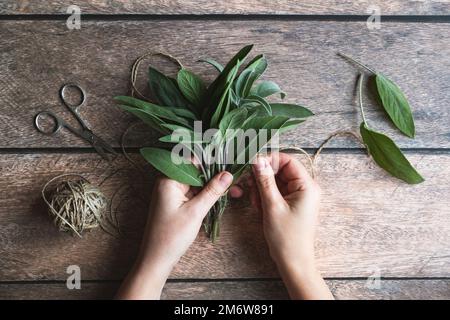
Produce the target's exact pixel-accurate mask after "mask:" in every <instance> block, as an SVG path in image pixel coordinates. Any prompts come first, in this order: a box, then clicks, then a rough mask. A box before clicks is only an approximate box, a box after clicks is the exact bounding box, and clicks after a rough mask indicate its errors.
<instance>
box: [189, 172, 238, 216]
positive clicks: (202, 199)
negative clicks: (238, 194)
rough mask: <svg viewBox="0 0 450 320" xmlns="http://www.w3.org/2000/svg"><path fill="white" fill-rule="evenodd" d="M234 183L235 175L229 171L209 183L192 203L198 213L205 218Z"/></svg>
mask: <svg viewBox="0 0 450 320" xmlns="http://www.w3.org/2000/svg"><path fill="white" fill-rule="evenodd" d="M232 182H233V175H232V174H231V173H229V172H227V171H223V172H221V173H219V174H217V175H216V176H215V177H214V178H212V179H211V181H209V183H208V184H207V185H206V186H205V187H204V188H203V189H202V190H201V191H200V192H199V193H198V194H197V195H196V196H195V197H194V198H193V199H192V200H191V201H190V202H191V205H192V206H193V207H195V210H196V211H197V212H198V213H201V214H202V217H204V216H205V215H206V214H207V213H208V211H209V209H211V207H212V206H213V205H214V204H215V203H216V201H217V200H219V198H220V197H221V196H222V195H223V194H224V193H225V192H226V191H227V189H228V188H229V187H230V186H231V183H232Z"/></svg>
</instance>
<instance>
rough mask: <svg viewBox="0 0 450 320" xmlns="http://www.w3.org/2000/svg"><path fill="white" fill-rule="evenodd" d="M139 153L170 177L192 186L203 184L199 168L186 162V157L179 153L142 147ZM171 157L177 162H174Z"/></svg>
mask: <svg viewBox="0 0 450 320" xmlns="http://www.w3.org/2000/svg"><path fill="white" fill-rule="evenodd" d="M141 154H142V156H143V157H144V158H145V160H147V161H148V162H149V163H150V164H151V165H152V166H153V167H155V169H157V170H158V171H160V172H161V173H163V174H164V175H166V176H167V177H169V178H170V179H173V180H176V181H178V182H180V183H184V184H187V185H190V186H194V187H201V186H203V179H202V177H201V173H200V170H199V169H197V167H196V166H194V165H193V164H192V163H186V159H183V158H182V157H180V156H179V155H175V154H172V152H170V151H168V150H165V149H159V148H142V149H141ZM172 157H173V158H172ZM172 159H176V160H177V161H178V162H179V163H177V164H175V163H174V162H173V161H172Z"/></svg>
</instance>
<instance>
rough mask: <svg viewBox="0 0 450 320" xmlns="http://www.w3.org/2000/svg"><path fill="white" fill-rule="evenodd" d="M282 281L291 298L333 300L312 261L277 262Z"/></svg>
mask: <svg viewBox="0 0 450 320" xmlns="http://www.w3.org/2000/svg"><path fill="white" fill-rule="evenodd" d="M278 269H279V271H280V274H281V277H282V279H283V282H284V283H285V285H286V288H287V290H288V292H289V296H290V297H291V299H294V300H297V299H303V300H333V299H334V297H333V295H332V294H331V292H330V289H329V288H328V286H327V285H326V283H325V281H324V280H323V278H322V276H321V275H320V272H319V271H318V270H317V268H316V267H315V264H314V262H308V263H302V264H299V263H290V262H286V263H279V264H278Z"/></svg>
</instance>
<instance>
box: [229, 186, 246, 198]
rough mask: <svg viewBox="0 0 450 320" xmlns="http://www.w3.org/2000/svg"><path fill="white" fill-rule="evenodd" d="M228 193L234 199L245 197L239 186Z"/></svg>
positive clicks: (232, 187) (233, 187)
mask: <svg viewBox="0 0 450 320" xmlns="http://www.w3.org/2000/svg"><path fill="white" fill-rule="evenodd" d="M228 193H229V195H230V197H232V198H240V197H242V196H243V195H244V191H243V190H242V189H241V188H240V187H239V186H231V188H230V190H229V191H228Z"/></svg>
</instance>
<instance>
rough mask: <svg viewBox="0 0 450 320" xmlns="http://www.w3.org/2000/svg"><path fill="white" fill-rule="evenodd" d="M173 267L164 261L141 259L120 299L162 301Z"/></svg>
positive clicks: (126, 282) (129, 275)
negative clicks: (162, 294)
mask: <svg viewBox="0 0 450 320" xmlns="http://www.w3.org/2000/svg"><path fill="white" fill-rule="evenodd" d="M171 271H172V267H171V266H170V265H169V264H167V263H165V262H162V261H156V260H154V261H152V262H149V261H145V260H143V259H141V258H139V259H138V260H137V261H136V263H135V264H134V266H133V268H132V269H131V271H130V272H129V274H128V275H127V277H126V279H125V281H124V283H123V285H122V287H121V289H120V290H119V294H118V298H120V299H132V300H141V299H146V300H147V299H149V300H157V299H160V297H161V293H162V290H163V287H164V285H165V283H166V281H167V278H168V277H169V275H170V272H171Z"/></svg>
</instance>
